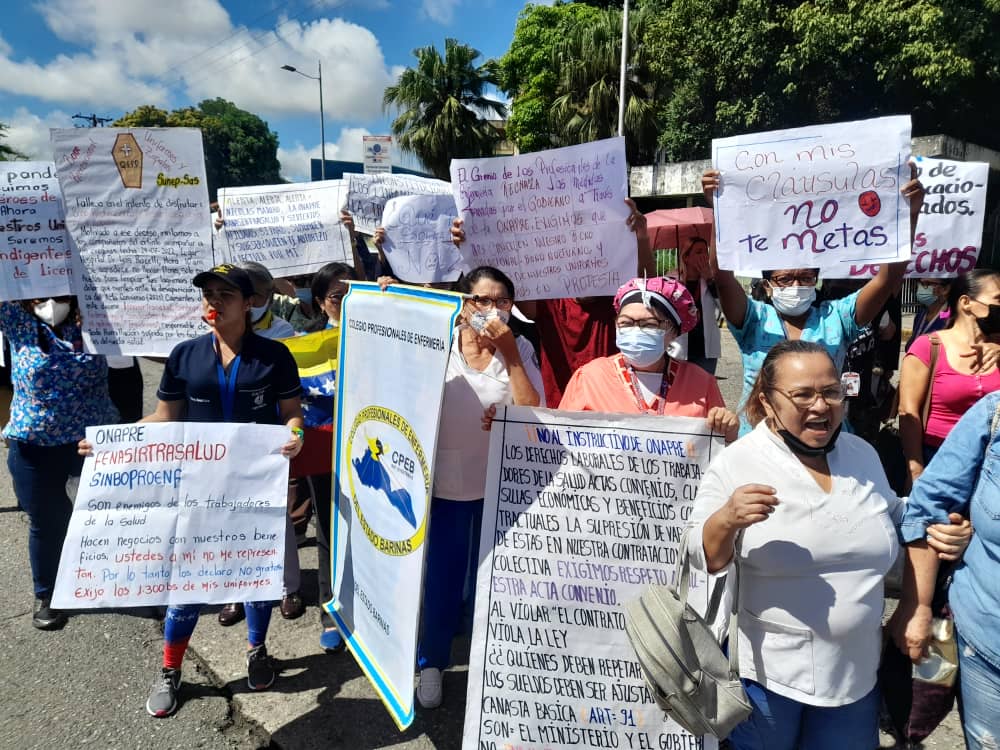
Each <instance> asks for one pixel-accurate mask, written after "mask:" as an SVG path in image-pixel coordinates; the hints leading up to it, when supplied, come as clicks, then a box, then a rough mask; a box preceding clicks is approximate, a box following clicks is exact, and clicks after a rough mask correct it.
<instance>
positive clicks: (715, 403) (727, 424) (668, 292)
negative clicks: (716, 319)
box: [559, 277, 739, 442]
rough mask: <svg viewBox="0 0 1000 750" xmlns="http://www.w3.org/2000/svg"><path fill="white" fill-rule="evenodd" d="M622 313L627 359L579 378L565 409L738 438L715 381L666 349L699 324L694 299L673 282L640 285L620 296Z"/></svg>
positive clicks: (622, 348)
mask: <svg viewBox="0 0 1000 750" xmlns="http://www.w3.org/2000/svg"><path fill="white" fill-rule="evenodd" d="M614 308H615V313H616V317H615V330H616V338H615V343H616V345H617V347H618V350H619V352H620V353H619V354H615V355H614V356H611V357H600V358H598V359H595V360H593V361H591V362H589V363H588V364H586V365H584V366H583V367H581V368H580V369H579V370H577V371H576V372H575V373H573V377H571V378H570V381H569V383H568V384H567V385H566V391H565V392H564V393H563V397H562V401H561V402H560V403H559V408H560V409H563V410H567V411H599V412H607V413H616V414H667V415H670V416H679V417H700V418H702V419H706V420H707V421H708V426H709V428H710V429H711V430H712V432H715V433H718V434H719V435H724V436H725V437H726V441H727V442H732V441H733V440H735V439H736V434H737V430H738V426H739V425H738V421H737V419H736V415H735V414H734V413H733V412H731V411H729V410H728V409H726V403H725V401H724V400H723V399H722V393H721V392H720V391H719V384H718V383H717V382H716V381H715V378H714V377H712V376H711V375H709V374H708V373H707V372H706V371H705V370H703V369H702V368H701V367H699V366H698V365H696V364H694V363H693V362H685V361H684V360H678V359H673V358H672V357H670V356H669V355H668V354H667V351H666V350H667V349H668V348H669V347H670V345H671V344H672V343H673V342H674V341H675V340H676V339H677V337H678V336H680V335H682V334H685V333H687V332H688V331H691V330H692V329H693V328H694V327H695V324H696V323H697V321H698V308H697V306H696V304H695V301H694V297H692V296H691V292H689V291H688V290H687V288H685V286H684V284H683V283H682V282H680V281H678V280H676V279H672V278H669V277H656V278H652V279H632V280H631V281H630V282H628V283H627V284H625V285H623V286H622V287H621V288H620V289H619V290H618V293H617V294H616V295H615V299H614Z"/></svg>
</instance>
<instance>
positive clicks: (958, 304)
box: [899, 268, 1000, 489]
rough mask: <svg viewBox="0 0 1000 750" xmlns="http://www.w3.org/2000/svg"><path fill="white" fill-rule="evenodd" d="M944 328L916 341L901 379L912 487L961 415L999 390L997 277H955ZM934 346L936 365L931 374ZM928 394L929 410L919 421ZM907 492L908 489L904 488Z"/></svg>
mask: <svg viewBox="0 0 1000 750" xmlns="http://www.w3.org/2000/svg"><path fill="white" fill-rule="evenodd" d="M948 306H949V310H950V319H949V322H948V327H947V328H945V329H944V330H942V331H939V332H937V333H932V334H928V335H926V336H921V337H919V338H918V339H917V340H916V341H914V342H913V344H912V345H911V346H910V349H909V351H908V352H907V353H906V356H905V357H904V358H903V366H902V369H901V370H900V377H899V436H900V440H901V442H902V444H903V453H904V454H905V455H906V460H907V465H908V468H909V474H910V483H911V484H912V482H913V481H914V480H916V478H917V477H918V476H920V474H921V473H922V472H923V470H924V466H926V465H927V462H928V461H930V460H931V458H932V457H933V455H934V454H935V453H936V452H937V449H938V447H940V445H941V443H942V442H944V439H945V438H946V437H947V436H948V433H949V432H951V428H952V427H954V426H955V424H956V423H957V422H958V420H959V419H960V418H961V417H962V415H963V414H965V412H966V411H967V410H968V409H969V407H971V406H972V405H973V404H974V403H976V402H977V401H978V400H979V399H980V398H982V397H983V396H984V395H986V394H987V393H992V392H993V391H997V390H1000V371H998V369H997V356H996V355H997V352H998V351H1000V348H998V347H997V344H998V343H1000V272H997V271H994V270H992V269H986V268H980V269H976V270H973V271H969V272H968V273H966V274H963V275H962V276H959V277H958V278H957V279H955V280H954V282H953V283H952V285H951V289H950V291H949V294H948ZM935 340H937V342H938V343H937V359H936V362H935V363H934V368H933V372H932V371H931V359H932V356H933V355H932V352H933V350H934V348H935ZM928 389H930V409H929V411H928V415H927V422H926V424H924V421H923V409H924V401H925V399H926V398H927V392H928ZM907 489H908V488H907Z"/></svg>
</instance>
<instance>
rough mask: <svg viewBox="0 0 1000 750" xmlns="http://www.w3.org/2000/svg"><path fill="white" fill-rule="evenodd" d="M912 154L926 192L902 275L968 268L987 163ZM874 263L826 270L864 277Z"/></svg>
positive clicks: (942, 274)
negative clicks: (907, 262)
mask: <svg viewBox="0 0 1000 750" xmlns="http://www.w3.org/2000/svg"><path fill="white" fill-rule="evenodd" d="M914 160H915V161H916V163H917V176H918V177H919V178H920V182H921V183H923V186H924V191H925V193H924V204H923V205H922V206H921V207H920V218H919V219H918V220H917V232H916V235H915V236H914V238H913V252H912V254H911V255H910V262H909V264H908V265H907V267H906V275H907V276H908V277H910V278H916V277H920V278H925V277H935V278H946V277H953V276H958V275H959V274H962V273H965V272H966V271H971V270H972V269H973V268H975V267H976V261H977V260H978V258H979V251H980V250H981V249H982V246H983V222H984V220H985V219H986V185H987V182H988V181H989V176H990V165H989V164H986V163H985V162H962V161H949V160H947V159H932V158H929V157H925V156H917V157H914ZM878 269H879V267H878V265H872V264H851V265H850V266H849V267H847V268H846V269H845V268H844V267H843V266H841V267H839V268H837V269H836V273H830V274H827V275H828V276H830V277H832V278H838V277H840V278H855V279H857V278H860V279H865V278H870V277H872V276H874V275H875V274H877V273H878Z"/></svg>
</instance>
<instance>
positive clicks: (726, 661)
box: [625, 533, 753, 739]
mask: <svg viewBox="0 0 1000 750" xmlns="http://www.w3.org/2000/svg"><path fill="white" fill-rule="evenodd" d="M741 535H742V533H741ZM740 539H741V537H737V541H736V551H735V552H734V558H733V559H734V560H735V562H736V564H735V566H734V567H735V572H734V574H733V576H734V578H735V580H734V590H733V606H732V610H731V612H730V618H729V635H730V637H729V657H728V658H726V655H725V654H724V653H723V652H722V648H721V647H720V646H719V642H718V641H717V640H716V638H715V635H714V634H713V633H712V629H711V628H710V627H709V625H708V623H711V622H712V621H714V620H715V615H716V613H717V612H718V609H719V604H720V602H721V601H722V593H723V590H724V588H725V584H726V582H725V580H724V579H723V580H720V581H717V582H716V584H715V588H714V590H713V591H712V597H711V600H710V602H709V606H708V612H707V613H706V615H705V617H706V619H704V620H703V619H702V618H701V617H699V616H698V613H697V612H695V611H694V610H693V609H692V608H691V607H690V606H688V603H687V598H688V581H689V579H690V572H691V563H690V561H689V560H688V555H687V542H688V535H687V533H685V534H684V538H683V539H682V540H681V549H680V558H679V559H678V561H677V570H676V571H675V573H674V586H670V587H667V586H650V587H649V588H648V589H646V591H645V592H644V593H643V594H642V596H641V597H639V599H637V600H636V601H634V602H631V603H629V604H628V605H626V607H625V632H626V633H627V634H628V637H629V640H630V641H631V642H632V647H633V648H634V649H635V653H636V656H637V657H638V659H639V664H640V666H641V667H642V671H643V674H644V675H645V677H646V683H647V685H648V686H649V690H650V692H651V693H652V694H653V698H654V700H655V701H656V703H657V705H658V706H660V708H662V709H663V710H664V711H665V712H666V713H667V714H669V716H670V718H671V719H673V720H674V721H675V722H677V723H678V724H680V725H681V726H682V727H684V729H686V730H687V731H689V732H690V733H691V734H693V735H696V736H701V735H706V734H710V735H712V736H714V737H717V738H719V739H723V738H725V737H727V736H728V735H729V733H730V732H731V731H732V730H733V728H734V727H735V726H736V725H737V724H739V723H740V722H742V721H743V720H744V719H746V718H747V716H749V715H750V712H751V711H752V710H753V708H752V706H751V705H750V702H749V701H748V700H747V695H746V692H745V691H744V690H743V685H742V683H741V682H740V675H739V654H738V641H739V637H738V633H739V631H738V630H737V614H738V611H739V584H740V566H739V551H740ZM678 584H679V589H678Z"/></svg>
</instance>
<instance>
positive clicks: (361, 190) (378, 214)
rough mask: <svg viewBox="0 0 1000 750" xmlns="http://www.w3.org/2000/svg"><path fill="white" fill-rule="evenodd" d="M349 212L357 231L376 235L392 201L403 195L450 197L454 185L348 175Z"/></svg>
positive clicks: (396, 176)
mask: <svg viewBox="0 0 1000 750" xmlns="http://www.w3.org/2000/svg"><path fill="white" fill-rule="evenodd" d="M344 180H345V181H346V182H347V202H346V206H345V207H346V208H347V210H348V211H350V212H351V216H353V217H354V228H355V229H356V230H357V231H359V232H362V233H364V234H375V229H376V228H377V227H379V226H381V225H382V214H383V212H384V211H385V204H386V202H387V201H389V199H390V198H399V197H401V196H404V195H451V185H449V184H448V183H447V182H444V181H443V180H433V179H431V178H429V177H417V176H415V175H407V174H347V175H344Z"/></svg>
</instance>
